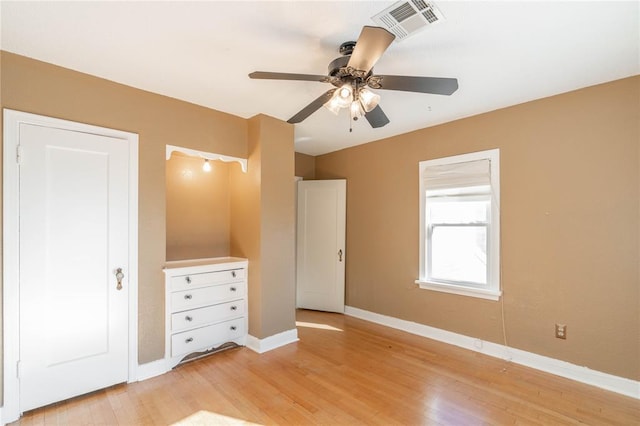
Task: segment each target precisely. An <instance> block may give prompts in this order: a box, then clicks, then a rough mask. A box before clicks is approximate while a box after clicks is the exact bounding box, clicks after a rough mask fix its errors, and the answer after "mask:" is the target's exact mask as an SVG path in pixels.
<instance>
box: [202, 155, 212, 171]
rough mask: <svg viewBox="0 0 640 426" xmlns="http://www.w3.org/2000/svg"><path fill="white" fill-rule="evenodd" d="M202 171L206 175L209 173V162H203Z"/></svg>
mask: <svg viewBox="0 0 640 426" xmlns="http://www.w3.org/2000/svg"><path fill="white" fill-rule="evenodd" d="M202 171H204V172H207V173H209V172H210V171H211V163H209V160H207V159H206V158H205V160H204V164H203V165H202Z"/></svg>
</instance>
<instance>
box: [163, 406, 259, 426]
mask: <svg viewBox="0 0 640 426" xmlns="http://www.w3.org/2000/svg"><path fill="white" fill-rule="evenodd" d="M204 425H229V426H238V425H250V426H260V425H259V424H258V423H251V422H248V421H246V420H240V419H236V418H234V417H229V416H223V415H222V414H218V413H212V412H211V411H206V410H200V411H198V412H196V413H193V414H192V415H190V416H189V417H185V418H184V419H182V420H178V421H177V422H175V423H173V424H172V425H171V426H204Z"/></svg>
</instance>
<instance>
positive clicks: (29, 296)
mask: <svg viewBox="0 0 640 426" xmlns="http://www.w3.org/2000/svg"><path fill="white" fill-rule="evenodd" d="M20 146H21V153H22V154H21V163H20V171H19V173H20V175H19V179H20V199H19V200H20V212H21V214H20V219H19V220H20V255H19V259H20V266H19V269H20V409H21V410H22V411H24V410H29V409H32V408H35V407H39V406H43V405H46V404H49V403H52V402H55V401H59V400H62V399H66V398H69V397H72V396H76V395H79V394H83V393H87V392H90V391H93V390H96V389H100V388H103V387H106V386H110V385H113V384H116V383H121V382H124V381H126V380H127V377H128V320H129V319H128V303H129V301H128V291H127V290H126V288H127V286H128V279H127V274H128V269H129V268H128V258H129V253H128V243H129V239H128V238H129V236H128V213H129V207H128V202H129V201H128V198H129V193H128V186H129V182H128V153H129V147H128V145H127V143H126V142H125V141H123V140H121V139H117V138H111V137H107V136H99V135H93V134H88V133H82V132H76V131H71V130H62V129H56V128H51V127H43V126H37V125H30V124H21V125H20ZM117 268H122V269H123V272H124V273H125V278H124V279H123V281H122V284H123V290H124V291H123V290H117V289H116V285H117V280H116V277H115V271H116V269H117Z"/></svg>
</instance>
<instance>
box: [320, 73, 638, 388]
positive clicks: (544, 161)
mask: <svg viewBox="0 0 640 426" xmlns="http://www.w3.org/2000/svg"><path fill="white" fill-rule="evenodd" d="M454 96H455V95H454ZM391 120H393V117H391ZM639 126H640V77H635V78H629V79H624V80H620V81H615V82H612V83H609V84H604V85H599V86H594V87H590V88H586V89H582V90H579V91H575V92H571V93H567V94H563V95H559V96H555V97H551V98H546V99H542V100H538V101H534V102H529V103H526V104H522V105H518V106H514V107H511V108H506V109H502V110H498V111H494V112H490V113H487V114H483V115H478V116H474V117H471V118H467V119H464V120H459V121H456V122H452V123H448V124H445V125H441V126H436V127H432V128H427V129H423V130H420V131H416V132H412V133H409V134H405V135H402V136H398V137H394V138H390V139H386V140H382V141H378V142H374V143H370V144H366V145H361V146H358V147H354V148H351V149H345V150H342V151H339V152H335V153H331V154H327V155H323V156H319V157H317V158H316V166H317V167H316V177H317V178H319V179H327V178H346V179H347V182H348V191H347V192H348V194H347V253H348V259H349V261H348V262H347V271H346V274H347V277H346V278H347V294H346V297H347V304H348V305H350V306H354V307H358V308H361V309H366V310H369V311H373V312H377V313H380V314H384V315H390V316H393V317H397V318H402V319H405V320H409V321H415V322H418V323H422V324H427V325H430V326H433V327H438V328H441V329H445V330H450V331H453V332H456V333H460V334H464V335H468V336H473V337H477V338H480V339H484V340H487V341H491V342H496V343H504V341H503V335H502V334H503V333H502V319H501V318H502V314H501V304H500V302H492V301H486V300H480V299H475V298H470V297H464V296H456V295H450V294H444V293H437V292H432V291H427V290H420V289H418V287H417V286H416V285H415V284H414V280H415V279H416V278H417V277H418V162H419V161H421V160H427V159H432V158H438V157H443V156H449V155H455V154H461V153H465V152H473V151H479V150H485V149H491V148H500V154H501V175H502V176H501V191H502V200H501V202H502V206H501V212H502V287H503V290H504V297H503V301H504V318H505V326H506V337H507V343H508V344H509V345H510V346H512V347H515V348H519V349H523V350H526V351H530V352H533V353H537V354H541V355H545V356H549V357H552V358H556V359H560V360H565V361H568V362H571V363H574V364H577V365H581V366H582V365H583V366H587V367H589V368H591V369H594V370H599V371H603V372H606V373H610V374H614V375H617V376H621V377H626V378H630V379H635V380H638V379H640V270H639V266H638V263H639V259H640V251H639V241H640V226H639V224H640V176H639V164H640V153H639V145H640V129H639ZM557 322H558V323H564V324H567V327H568V328H567V336H568V338H567V340H559V339H556V338H555V337H554V324H555V323H557Z"/></svg>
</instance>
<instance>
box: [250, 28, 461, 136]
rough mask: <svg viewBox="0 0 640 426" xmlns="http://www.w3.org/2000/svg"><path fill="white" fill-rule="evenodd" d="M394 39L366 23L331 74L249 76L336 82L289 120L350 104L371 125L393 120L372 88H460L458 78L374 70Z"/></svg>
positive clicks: (436, 90) (435, 91) (447, 91)
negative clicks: (419, 75)
mask: <svg viewBox="0 0 640 426" xmlns="http://www.w3.org/2000/svg"><path fill="white" fill-rule="evenodd" d="M394 39H395V35H393V34H392V33H391V32H389V31H387V30H386V29H384V28H381V27H371V26H365V27H363V28H362V32H361V33H360V36H359V37H358V41H348V42H345V43H342V45H340V53H341V54H342V56H341V57H339V58H336V59H334V60H333V61H332V62H331V63H330V64H329V73H328V75H314V74H291V73H281V72H267V71H255V72H252V73H251V74H249V77H250V78H255V79H270V80H301V81H319V82H321V83H331V84H332V85H333V86H335V88H333V89H330V90H328V91H326V92H325V93H323V94H322V95H320V96H319V97H318V98H317V99H315V100H314V101H313V102H311V103H310V104H309V105H307V106H306V107H304V108H303V109H302V110H300V112H298V113H297V114H296V115H294V116H293V117H291V118H290V119H289V120H287V122H288V123H300V122H302V121H303V120H304V119H306V118H307V117H309V116H310V115H311V114H313V113H314V112H316V111H317V110H318V109H320V107H321V106H323V105H324V106H325V107H326V108H327V109H329V110H330V111H331V112H333V113H335V114H336V115H337V114H338V112H339V111H340V109H342V108H349V109H350V115H351V118H352V119H353V120H357V119H358V118H359V117H362V116H364V117H365V118H366V119H367V121H368V122H369V124H371V127H374V128H377V127H382V126H385V125H386V124H388V123H389V118H387V116H386V114H385V113H384V112H383V111H382V108H380V105H378V103H379V101H380V95H378V94H376V93H374V92H372V91H371V90H369V88H372V89H385V90H401V91H405V92H419V93H432V94H438V95H451V94H452V93H453V92H455V91H456V90H457V89H458V80H457V79H455V78H440V77H411V76H401V75H375V74H373V66H374V65H375V63H376V62H378V59H380V57H381V56H382V55H383V53H384V52H385V51H386V50H387V48H388V47H389V45H390V44H391V43H392V42H393V40H394Z"/></svg>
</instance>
